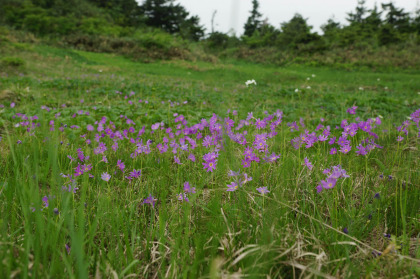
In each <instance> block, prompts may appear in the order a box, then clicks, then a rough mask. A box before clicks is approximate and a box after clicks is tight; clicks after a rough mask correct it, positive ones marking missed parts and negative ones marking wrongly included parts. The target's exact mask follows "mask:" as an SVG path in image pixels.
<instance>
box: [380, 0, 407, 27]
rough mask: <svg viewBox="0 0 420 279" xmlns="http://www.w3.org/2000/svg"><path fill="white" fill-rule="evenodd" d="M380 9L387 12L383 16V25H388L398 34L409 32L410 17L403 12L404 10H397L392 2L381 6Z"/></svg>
mask: <svg viewBox="0 0 420 279" xmlns="http://www.w3.org/2000/svg"><path fill="white" fill-rule="evenodd" d="M382 9H383V10H384V11H387V14H386V16H385V23H386V24H389V25H390V26H391V27H392V28H394V29H396V31H397V32H400V33H408V32H410V31H411V30H410V16H409V14H408V13H406V12H404V9H403V8H401V9H399V8H397V7H395V6H394V4H393V3H392V2H390V3H388V4H382Z"/></svg>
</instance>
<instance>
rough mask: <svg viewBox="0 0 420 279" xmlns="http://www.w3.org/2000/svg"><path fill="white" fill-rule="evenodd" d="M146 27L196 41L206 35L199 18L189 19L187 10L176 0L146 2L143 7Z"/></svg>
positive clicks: (147, 0)
mask: <svg viewBox="0 0 420 279" xmlns="http://www.w3.org/2000/svg"><path fill="white" fill-rule="evenodd" d="M141 8H142V10H143V13H144V15H145V17H146V20H145V22H146V25H148V26H153V27H156V28H161V29H163V30H165V31H167V32H169V33H171V34H175V33H179V34H181V35H183V36H184V37H185V38H190V39H194V40H198V39H200V38H201V37H202V36H203V35H204V28H203V27H202V26H200V25H199V18H198V17H197V16H192V17H189V13H188V12H187V10H186V9H185V8H184V7H183V6H181V5H180V4H175V3H174V0H145V1H144V3H143V5H142V6H141Z"/></svg>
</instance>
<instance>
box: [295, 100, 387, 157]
mask: <svg viewBox="0 0 420 279" xmlns="http://www.w3.org/2000/svg"><path fill="white" fill-rule="evenodd" d="M353 108H354V107H353ZM356 108H357V107H356ZM354 110H355V109H354ZM352 111H353V110H351V112H352ZM381 123H382V121H381V119H380V118H379V117H378V118H375V119H369V120H367V121H361V120H360V119H359V118H356V122H352V123H349V122H348V120H346V119H344V120H343V121H342V122H341V125H340V126H337V127H336V130H340V129H342V132H341V135H340V136H338V135H337V136H333V135H332V131H331V127H330V126H324V125H323V124H319V125H318V126H317V127H316V129H315V131H313V132H310V131H308V130H305V132H304V133H301V134H300V135H299V136H298V137H295V138H293V139H292V140H291V144H292V146H293V147H294V148H295V149H299V148H300V147H301V146H302V145H305V147H306V148H311V147H313V146H314V145H315V143H317V142H319V143H321V142H328V144H329V145H331V146H333V147H331V149H330V154H331V155H335V154H337V152H338V151H339V152H341V153H343V154H348V153H349V152H350V151H351V150H352V145H351V143H352V141H351V138H352V137H354V136H356V134H357V133H358V131H362V132H365V133H367V134H368V138H366V139H364V140H362V143H361V144H359V145H358V146H357V147H356V148H357V151H356V153H357V154H358V155H367V154H368V153H369V151H371V150H373V149H375V148H382V147H381V146H379V145H378V144H376V143H375V141H374V139H377V138H378V135H377V134H375V133H374V132H373V129H374V128H376V127H377V126H379V125H380V124H381ZM317 132H319V133H317ZM337 137H338V138H337ZM335 144H337V145H338V146H334V145H335Z"/></svg>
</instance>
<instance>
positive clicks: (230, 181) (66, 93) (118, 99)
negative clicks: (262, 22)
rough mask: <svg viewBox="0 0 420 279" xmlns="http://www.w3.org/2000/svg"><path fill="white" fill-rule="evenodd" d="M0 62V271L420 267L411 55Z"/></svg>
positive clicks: (353, 273)
mask: <svg viewBox="0 0 420 279" xmlns="http://www.w3.org/2000/svg"><path fill="white" fill-rule="evenodd" d="M0 64H1V67H0V104H1V105H2V107H1V108H0V119H1V120H0V136H1V141H0V152H1V154H2V156H1V157H0V213H1V215H0V216H1V217H0V228H1V229H0V243H1V244H0V257H1V258H2V259H3V260H2V261H1V262H0V275H2V276H3V277H21V278H27V277H51V278H57V277H65V278H87V277H98V278H101V277H114V278H116V277H118V278H129V277H135V278H209V277H210V278H240V277H241V276H244V277H245V276H247V277H251V278H266V277H267V276H269V277H271V278H291V277H300V276H312V277H321V278H322V277H327V278H332V277H342V278H360V277H374V278H397V277H404V276H406V277H415V276H419V274H418V270H416V268H417V267H418V264H419V261H418V259H419V258H420V249H419V233H420V227H419V222H418V217H419V210H420V203H419V200H420V190H419V187H418V185H420V172H419V169H420V165H419V160H418V158H419V156H420V152H419V149H418V148H419V126H418V124H419V117H420V115H419V114H420V111H419V109H420V79H419V78H418V77H419V75H420V72H419V71H416V70H413V69H412V70H396V69H391V70H385V69H384V70H383V71H382V72H381V71H376V72H372V71H370V70H367V69H365V70H363V69H359V70H352V69H351V68H350V69H347V70H344V69H337V68H329V67H321V66H320V67H309V66H303V65H289V66H283V67H277V66H263V65H256V64H249V63H244V62H238V61H236V60H231V61H227V62H224V63H221V62H213V63H210V62H192V61H184V60H171V61H160V62H159V61H157V62H153V63H147V64H145V63H136V62H133V61H132V60H130V59H128V58H126V57H124V56H120V55H116V54H104V53H93V52H85V51H79V50H73V49H63V48H55V47H51V46H46V45H42V44H26V43H18V42H4V41H3V43H1V44H0ZM252 79H255V81H256V85H255V84H250V85H249V86H246V85H245V82H246V81H247V80H252ZM354 106H357V109H356V108H352V107H354ZM349 108H350V110H348V109H349ZM251 112H252V113H253V114H252V115H250V114H249V113H251ZM407 117H410V118H407ZM202 119H206V120H205V121H203V120H202ZM398 127H399V128H398ZM350 131H354V132H355V135H350V134H349V133H350ZM343 133H346V134H347V135H346V137H343ZM322 135H324V136H326V137H327V140H324V139H322V138H321V136H322ZM314 137H315V138H314ZM334 137H335V141H334V142H333V143H330V142H331V140H332V138H334ZM340 137H343V140H346V139H347V140H348V141H349V142H348V144H343V145H341V143H339V138H340ZM306 138H310V139H311V140H310V141H308V140H307V139H306ZM244 140H245V142H244ZM299 144H302V145H301V146H300V147H298V146H297V145H299ZM165 146H166V150H165ZM349 146H350V147H349ZM332 148H336V149H337V151H338V152H337V154H334V155H333V154H331V149H332ZM346 148H347V149H349V148H350V149H351V150H350V151H349V152H347V151H348V150H347V151H345V149H346ZM366 148H367V149H366ZM250 150H251V153H252V155H251V154H249V151H250ZM340 150H341V151H340ZM361 150H365V151H366V154H363V152H360V151H361ZM356 151H357V152H356ZM247 152H248V153H247ZM249 158H251V159H249ZM210 164H212V165H210ZM338 166H339V167H338ZM213 167H214V169H213ZM343 170H345V171H343ZM232 171H233V172H232ZM237 172H240V174H239V173H237ZM347 175H348V176H347ZM186 182H188V183H189V184H186ZM323 182H325V184H323ZM235 183H236V184H235ZM328 183H331V184H328ZM319 185H321V188H319V187H318V186H319ZM323 185H324V186H325V187H322V186H323ZM264 187H266V188H264ZM193 188H194V189H193ZM320 190H322V191H320ZM267 191H268V192H267ZM416 272H417V273H416Z"/></svg>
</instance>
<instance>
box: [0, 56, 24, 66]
mask: <svg viewBox="0 0 420 279" xmlns="http://www.w3.org/2000/svg"><path fill="white" fill-rule="evenodd" d="M0 65H1V66H2V67H12V68H21V67H24V66H25V61H24V60H23V59H21V58H19V57H4V58H2V59H1V60H0Z"/></svg>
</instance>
